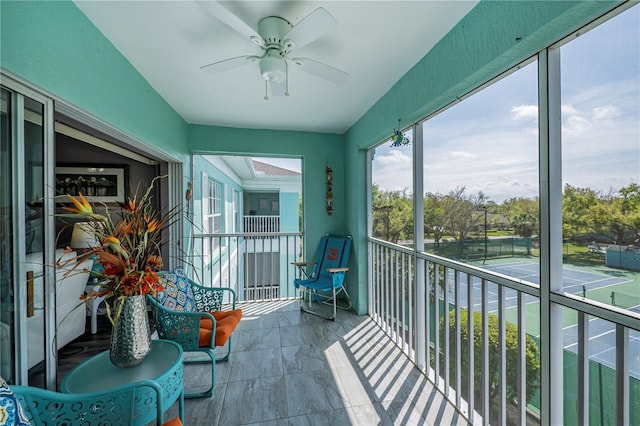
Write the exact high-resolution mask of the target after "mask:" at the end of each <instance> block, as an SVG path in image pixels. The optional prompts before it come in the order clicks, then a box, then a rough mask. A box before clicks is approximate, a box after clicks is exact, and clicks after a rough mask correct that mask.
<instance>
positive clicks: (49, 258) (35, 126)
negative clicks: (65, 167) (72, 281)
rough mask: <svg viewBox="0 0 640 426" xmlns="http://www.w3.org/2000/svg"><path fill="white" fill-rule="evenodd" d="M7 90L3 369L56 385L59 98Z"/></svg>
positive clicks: (0, 329) (0, 270)
mask: <svg viewBox="0 0 640 426" xmlns="http://www.w3.org/2000/svg"><path fill="white" fill-rule="evenodd" d="M1 90H2V104H1V118H0V120H1V126H0V128H1V129H2V131H1V139H2V140H1V145H0V147H1V149H0V174H1V176H0V246H1V248H2V250H0V284H1V285H0V300H1V302H2V303H1V307H0V345H1V351H0V353H1V354H0V374H1V375H2V377H4V378H5V379H6V380H8V381H9V382H10V383H18V384H29V385H32V386H38V387H43V388H46V387H49V388H54V387H55V382H56V380H55V379H56V378H55V353H56V351H55V350H54V348H55V344H54V336H55V309H53V307H54V306H55V288H54V287H55V286H54V285H53V283H54V282H55V280H54V268H53V264H54V259H53V252H52V250H46V247H55V245H54V244H53V243H52V232H50V229H51V224H52V223H53V222H52V220H53V203H54V200H53V194H51V193H48V192H51V191H47V189H46V188H49V187H52V185H50V184H47V182H51V178H50V177H49V176H48V175H52V174H51V167H52V166H51V164H53V162H52V157H51V153H52V150H51V145H52V143H53V140H52V129H53V115H52V103H51V102H50V101H48V100H47V99H38V97H39V96H38V95H37V94H33V97H32V96H27V95H25V94H23V93H22V92H19V91H13V90H10V89H9V88H5V87H3V88H2V89H1ZM29 95H31V94H30V93H29Z"/></svg>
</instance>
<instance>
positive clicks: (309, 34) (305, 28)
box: [283, 7, 337, 51]
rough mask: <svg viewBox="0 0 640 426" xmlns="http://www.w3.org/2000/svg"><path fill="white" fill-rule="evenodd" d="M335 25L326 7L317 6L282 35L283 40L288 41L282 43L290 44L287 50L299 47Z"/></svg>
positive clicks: (320, 35)
mask: <svg viewBox="0 0 640 426" xmlns="http://www.w3.org/2000/svg"><path fill="white" fill-rule="evenodd" d="M336 25H337V23H336V20H335V19H334V18H333V16H331V14H330V13H329V12H327V10H326V9H324V8H322V7H319V8H317V9H316V10H314V11H313V12H311V13H310V14H308V15H307V16H305V17H304V18H302V20H301V21H300V22H298V24H297V25H296V26H295V27H293V28H291V29H290V30H289V32H288V33H287V34H285V36H284V37H283V40H287V41H289V42H290V43H289V44H288V43H286V42H285V43H284V45H285V46H287V45H288V46H290V48H289V49H287V50H288V51H291V50H293V49H294V48H296V49H299V48H300V47H302V46H306V45H307V44H309V43H311V42H312V41H314V40H316V39H317V38H320V37H322V36H323V35H325V34H326V33H328V32H329V31H331V30H332V29H333V28H335V26H336Z"/></svg>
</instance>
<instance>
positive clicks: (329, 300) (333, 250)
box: [293, 234, 351, 321]
mask: <svg viewBox="0 0 640 426" xmlns="http://www.w3.org/2000/svg"><path fill="white" fill-rule="evenodd" d="M349 250H351V237H350V236H341V235H330V234H324V235H323V236H322V238H321V239H320V245H319V247H318V254H317V258H316V261H315V262H294V263H293V265H295V266H296V267H297V268H298V271H299V278H297V279H295V280H294V281H293V284H294V286H295V287H296V288H299V289H300V309H301V310H302V311H304V312H308V313H310V314H313V315H317V316H319V317H322V318H325V319H328V320H332V321H333V320H335V318H336V313H337V308H340V309H345V310H349V309H351V299H350V297H349V293H347V289H346V288H345V286H344V276H345V273H346V272H347V271H348V270H349V268H348V267H347V262H348V260H349ZM311 265H313V271H312V273H311V274H310V275H309V274H308V273H307V268H308V267H309V266H311ZM314 302H315V303H318V304H325V305H330V306H332V307H333V315H331V316H328V315H324V314H323V313H322V312H321V311H318V310H314V309H313V303H314Z"/></svg>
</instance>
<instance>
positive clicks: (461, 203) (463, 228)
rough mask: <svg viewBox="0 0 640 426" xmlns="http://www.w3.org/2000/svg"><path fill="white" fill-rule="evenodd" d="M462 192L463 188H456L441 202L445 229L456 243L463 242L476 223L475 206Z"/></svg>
mask: <svg viewBox="0 0 640 426" xmlns="http://www.w3.org/2000/svg"><path fill="white" fill-rule="evenodd" d="M464 192H465V187H464V186H463V187H457V188H456V189H454V190H453V191H451V192H449V193H448V194H447V195H446V196H445V197H444V200H443V207H444V211H445V214H446V223H447V228H448V230H449V231H450V232H451V234H452V235H453V238H455V239H456V240H458V241H462V240H465V239H466V238H467V236H468V234H469V233H470V232H471V230H473V228H474V226H475V225H476V224H477V221H478V217H477V214H475V215H474V213H475V212H476V208H475V205H474V203H473V201H472V199H471V198H470V197H468V196H466V195H465V193H464Z"/></svg>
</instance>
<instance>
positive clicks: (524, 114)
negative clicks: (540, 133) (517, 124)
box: [511, 105, 538, 122]
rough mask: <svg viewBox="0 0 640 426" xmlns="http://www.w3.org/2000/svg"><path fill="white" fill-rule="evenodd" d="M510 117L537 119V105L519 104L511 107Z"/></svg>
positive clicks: (518, 119)
mask: <svg viewBox="0 0 640 426" xmlns="http://www.w3.org/2000/svg"><path fill="white" fill-rule="evenodd" d="M511 117H512V118H513V119H514V120H516V121H521V120H523V121H524V120H526V121H535V122H537V121H538V105H519V106H514V107H512V108H511Z"/></svg>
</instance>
